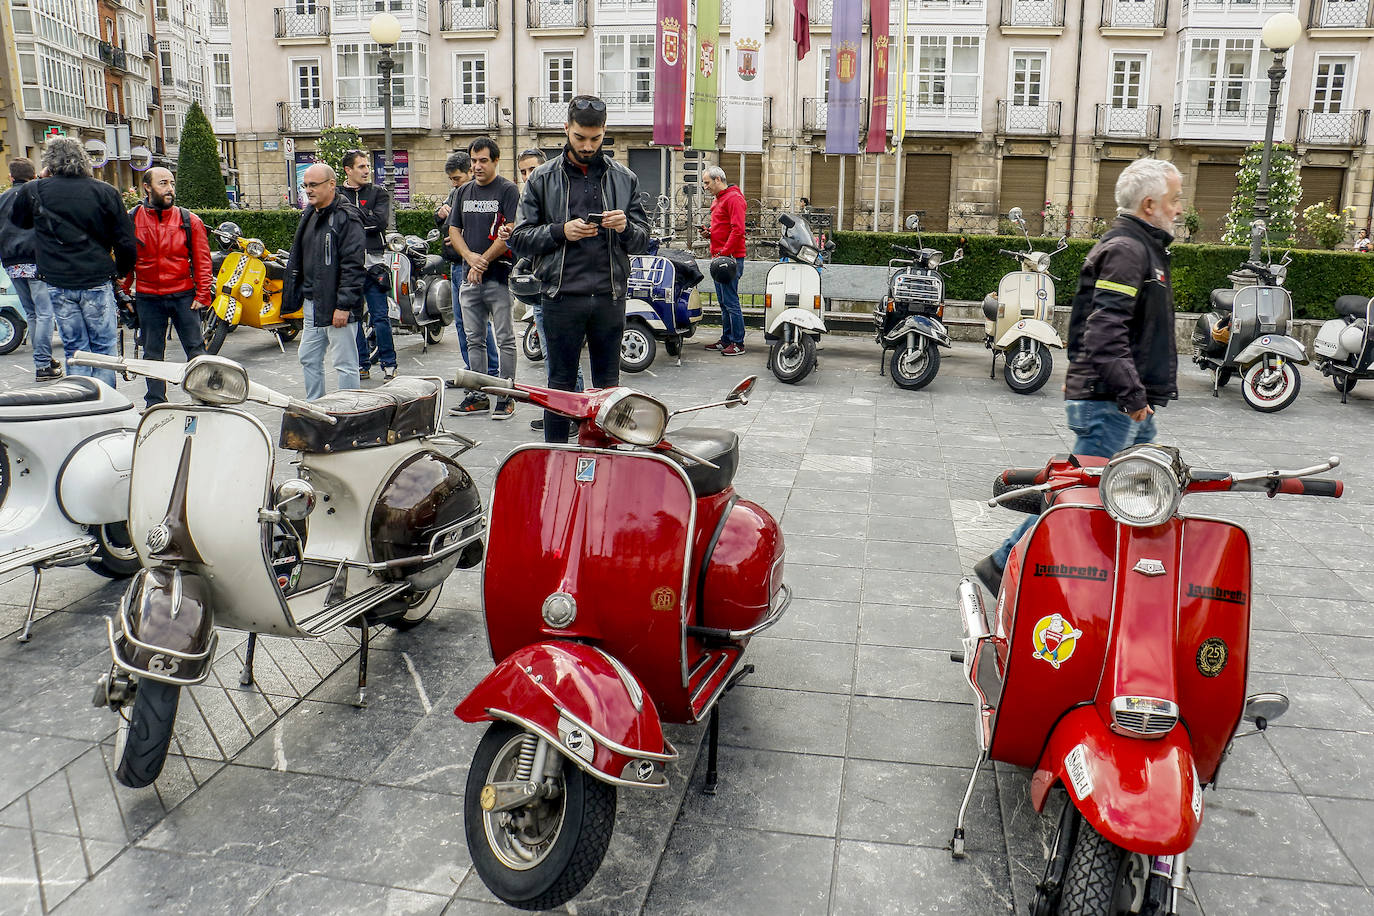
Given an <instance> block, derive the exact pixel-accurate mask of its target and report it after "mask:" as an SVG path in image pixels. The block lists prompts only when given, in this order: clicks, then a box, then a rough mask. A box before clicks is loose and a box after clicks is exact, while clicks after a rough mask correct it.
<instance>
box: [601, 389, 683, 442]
mask: <svg viewBox="0 0 1374 916" xmlns="http://www.w3.org/2000/svg"><path fill="white" fill-rule="evenodd" d="M596 425H597V426H600V427H601V428H602V429H604V430H605V431H606V433H607V435H609V436H611V437H612V438H614V439H619V440H620V441H621V442H625V443H628V444H630V445H642V446H645V447H649V446H654V445H658V443H659V441H660V440H662V439H663V431H664V430H665V429H667V428H668V408H667V407H664V406H663V405H662V404H660V403H659V402H658V401H656V400H654V399H653V398H651V397H649V396H648V395H647V394H640V393H639V392H638V391H630V390H628V389H623V390H621V391H618V392H616V393H615V394H613V395H611V396H610V397H609V398H607V399H606V403H604V404H602V405H601V409H600V410H599V411H597V413H596Z"/></svg>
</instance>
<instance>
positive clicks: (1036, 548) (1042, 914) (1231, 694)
mask: <svg viewBox="0 0 1374 916" xmlns="http://www.w3.org/2000/svg"><path fill="white" fill-rule="evenodd" d="M1339 463H1340V462H1339V459H1337V458H1331V459H1329V460H1328V461H1326V462H1325V463H1323V464H1320V465H1317V466H1316V467H1310V468H1304V469H1302V470H1298V471H1269V472H1255V473H1246V474H1230V473H1224V472H1214V471H1202V470H1194V469H1190V468H1188V467H1187V466H1186V465H1184V464H1183V462H1182V460H1181V459H1180V457H1179V454H1178V451H1177V450H1176V449H1173V448H1166V447H1162V446H1155V445H1145V446H1137V447H1134V448H1132V449H1128V450H1126V451H1124V452H1121V453H1119V454H1117V455H1116V456H1115V457H1114V458H1112V459H1111V460H1110V461H1104V460H1103V459H1100V458H1087V457H1079V458H1075V457H1072V456H1071V457H1068V458H1056V459H1053V460H1052V461H1050V463H1049V464H1048V465H1046V466H1045V468H1044V469H1043V470H1034V469H1033V470H1029V471H1022V470H1017V471H1007V472H1005V473H1004V474H1003V475H1002V478H1001V479H1000V480H999V481H998V482H997V483H996V484H994V490H995V491H996V492H998V493H1000V495H998V496H996V497H994V499H993V500H992V501H991V503H990V504H991V505H998V504H1014V505H1016V506H1018V507H1019V508H1022V509H1023V510H1025V511H1031V512H1035V511H1039V510H1040V509H1041V508H1042V506H1041V505H1040V503H1041V500H1043V503H1044V505H1045V506H1047V507H1048V508H1047V509H1046V510H1045V511H1044V513H1043V514H1042V515H1041V516H1040V519H1039V521H1038V522H1037V523H1036V525H1035V527H1034V528H1032V529H1031V530H1030V532H1029V533H1028V534H1027V535H1026V536H1025V537H1023V538H1022V539H1021V541H1020V543H1019V544H1017V546H1016V547H1015V549H1013V550H1012V553H1011V557H1010V559H1009V560H1008V562H1007V567H1006V571H1005V573H1004V575H1003V577H1002V591H1001V594H1000V595H998V597H997V607H996V611H995V615H994V620H993V621H992V624H991V626H990V625H989V622H988V620H987V615H986V613H985V611H984V608H983V600H982V596H981V593H980V592H979V590H978V587H977V586H976V585H975V584H974V583H973V581H972V580H970V579H967V578H965V579H963V580H962V581H961V582H960V583H959V586H958V603H959V610H960V612H961V615H962V617H963V625H964V640H963V652H962V654H959V653H956V654H955V656H954V658H955V659H956V660H960V661H962V662H963V664H964V673H965V675H966V677H967V678H968V682H969V685H970V686H971V687H972V688H973V692H974V694H975V696H976V698H977V726H976V727H977V735H978V744H979V748H980V754H979V758H978V762H977V764H976V765H975V766H974V770H973V774H972V776H971V777H970V779H969V784H968V789H967V791H966V792H965V794H964V800H963V804H962V805H961V806H960V808H959V815H958V818H957V821H956V824H955V830H954V839H953V854H954V856H955V857H956V858H962V857H963V856H964V816H965V814H966V813H967V810H968V805H969V801H970V799H971V798H972V796H973V788H974V782H975V781H976V779H977V777H978V772H979V770H980V769H981V768H982V765H983V763H985V762H986V761H987V760H988V759H989V758H991V759H992V760H998V761H1003V762H1005V763H1011V764H1016V765H1018V766H1023V767H1029V768H1032V769H1033V770H1034V773H1033V776H1032V778H1031V803H1032V804H1033V805H1034V807H1035V810H1036V811H1043V810H1044V806H1045V802H1046V798H1047V796H1048V795H1049V792H1050V790H1051V789H1052V788H1055V787H1056V786H1060V785H1062V786H1064V787H1065V789H1066V791H1067V793H1068V798H1067V801H1066V802H1065V804H1064V809H1063V814H1062V815H1061V817H1060V821H1059V828H1058V832H1057V834H1056V837H1055V840H1054V843H1053V846H1052V847H1051V849H1050V856H1049V861H1048V862H1047V864H1046V868H1045V874H1044V878H1043V879H1042V881H1041V882H1040V884H1039V885H1038V886H1037V888H1036V897H1035V902H1034V905H1033V907H1032V912H1033V913H1034V914H1037V916H1048V914H1075V916H1087V914H1093V916H1097V914H1103V916H1107V914H1110V916H1116V914H1124V913H1144V914H1160V916H1162V914H1173V913H1176V912H1177V906H1176V900H1177V895H1178V891H1179V890H1180V889H1181V888H1182V887H1183V886H1184V881H1185V879H1186V877H1187V870H1186V866H1185V862H1184V857H1185V854H1186V852H1187V851H1188V848H1189V847H1190V846H1191V845H1192V843H1193V840H1194V838H1195V837H1196V836H1197V831H1198V828H1199V826H1200V825H1201V822H1202V811H1203V801H1202V789H1203V787H1204V786H1206V785H1209V784H1211V783H1213V782H1215V780H1216V778H1217V772H1218V768H1219V767H1220V765H1221V763H1222V761H1223V759H1224V758H1225V756H1226V752H1227V750H1228V748H1229V747H1230V743H1231V741H1232V739H1233V738H1234V737H1236V729H1237V727H1238V726H1239V725H1240V721H1241V718H1242V716H1244V717H1245V718H1248V719H1250V720H1251V721H1253V722H1255V724H1256V725H1257V727H1258V729H1260V730H1262V729H1263V728H1264V727H1265V725H1266V724H1267V720H1269V719H1273V718H1275V717H1276V716H1278V715H1279V714H1281V713H1282V712H1283V711H1284V710H1285V709H1286V708H1287V705H1288V701H1287V698H1286V697H1283V696H1282V695H1281V694H1261V695H1257V696H1252V697H1250V698H1248V699H1247V698H1246V695H1245V687H1246V673H1247V667H1248V663H1249V651H1248V650H1249V636H1250V590H1251V581H1250V541H1249V538H1248V536H1247V535H1246V533H1245V530H1244V529H1243V528H1241V527H1240V526H1238V525H1235V524H1232V523H1230V522H1226V521H1222V520H1220V519H1215V518H1206V517H1201V516H1185V515H1181V514H1180V513H1179V503H1180V501H1181V499H1182V497H1183V496H1184V495H1185V494H1192V493H1223V492H1257V491H1258V492H1265V493H1267V494H1269V495H1270V496H1274V495H1275V494H1277V493H1289V494H1295V495H1306V496H1331V497H1338V496H1340V495H1341V492H1342V483H1341V482H1340V481H1335V480H1304V479H1302V478H1305V477H1310V476H1311V475H1313V474H1319V473H1321V472H1323V471H1327V470H1330V469H1331V468H1334V467H1336V466H1337V465H1338V464H1339ZM1027 484H1030V485H1031V486H1025V485H1027ZM1009 487H1010V488H1012V489H1007V488H1009ZM1018 487H1020V488H1018ZM1252 733H1253V732H1252Z"/></svg>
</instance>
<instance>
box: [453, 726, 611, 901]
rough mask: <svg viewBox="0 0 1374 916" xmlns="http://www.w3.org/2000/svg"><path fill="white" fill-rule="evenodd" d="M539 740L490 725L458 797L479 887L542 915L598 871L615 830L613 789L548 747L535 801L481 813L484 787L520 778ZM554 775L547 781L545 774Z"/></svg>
mask: <svg viewBox="0 0 1374 916" xmlns="http://www.w3.org/2000/svg"><path fill="white" fill-rule="evenodd" d="M538 745H539V738H538V737H536V736H535V735H533V734H531V733H529V732H526V731H523V730H522V729H519V728H517V727H516V726H514V725H512V724H510V723H509V722H493V723H492V725H491V727H490V728H488V729H487V733H486V734H485V735H483V736H482V741H481V743H480V744H478V745H477V752H476V753H475V754H474V755H473V758H472V767H471V768H470V769H469V770H468V780H467V791H466V794H465V797H464V799H463V827H464V833H465V834H466V837H467V843H468V853H469V854H470V855H471V856H472V864H473V866H474V867H475V868H476V869H477V874H478V876H479V877H480V878H481V879H482V883H483V884H485V885H486V886H487V888H488V889H489V890H490V891H491V892H492V893H493V894H495V895H496V896H497V897H499V898H501V899H502V900H503V901H505V902H506V903H508V904H509V905H511V906H513V907H518V908H520V909H522V910H548V909H553V908H554V907H556V906H561V905H562V904H564V903H566V902H567V901H568V900H571V899H572V898H573V897H575V896H577V894H578V893H580V892H581V891H582V888H584V887H586V886H587V882H589V881H590V880H591V879H592V876H593V875H595V874H596V871H597V869H598V868H600V867H601V860H602V859H603V858H605V856H606V847H607V846H609V845H610V842H611V830H612V828H613V827H614V826H615V787H613V786H609V785H607V784H606V783H604V782H601V781H599V780H597V779H594V778H592V777H591V776H588V775H587V774H586V773H585V772H584V771H583V770H581V769H580V768H578V767H577V766H574V765H573V764H572V763H570V762H568V761H567V760H566V759H565V758H564V757H563V756H562V755H561V754H560V753H559V752H558V751H557V750H556V749H553V748H550V749H549V755H550V761H551V762H552V766H551V767H546V770H545V774H543V775H542V777H540V776H539V774H536V775H535V779H536V781H537V780H540V779H542V782H541V785H544V786H545V787H546V788H547V791H546V792H545V793H544V794H543V795H541V796H540V797H539V799H538V800H537V801H535V802H532V803H530V804H528V805H524V806H522V807H518V808H514V809H512V810H510V811H487V810H485V809H484V808H483V807H482V803H481V800H482V798H483V796H484V794H489V793H487V792H486V790H487V787H488V786H491V785H493V784H500V783H509V782H513V781H516V773H517V771H518V770H520V769H522V768H523V769H524V770H525V771H526V772H527V773H528V772H529V770H528V768H529V766H530V765H531V763H532V761H533V759H534V755H535V751H536V749H537V748H538ZM550 769H552V770H554V771H556V775H554V776H549V775H547V774H548V772H549V770H550Z"/></svg>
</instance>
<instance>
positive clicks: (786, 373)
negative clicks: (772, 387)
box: [768, 331, 816, 385]
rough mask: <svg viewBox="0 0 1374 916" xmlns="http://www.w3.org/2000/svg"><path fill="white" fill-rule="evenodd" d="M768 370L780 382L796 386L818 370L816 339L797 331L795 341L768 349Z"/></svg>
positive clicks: (777, 344)
mask: <svg viewBox="0 0 1374 916" xmlns="http://www.w3.org/2000/svg"><path fill="white" fill-rule="evenodd" d="M768 368H769V369H771V370H772V371H773V374H774V375H775V376H777V378H778V381H780V382H784V383H786V384H788V385H795V384H796V383H797V382H800V381H801V380H802V379H804V378H806V377H807V376H808V375H810V374H811V370H812V369H814V368H816V338H814V337H812V336H811V335H810V334H803V333H802V332H801V331H797V332H796V333H795V335H794V336H793V340H792V341H791V342H790V343H789V342H787V341H785V340H784V341H780V342H779V343H775V344H773V345H772V346H771V347H769V348H768Z"/></svg>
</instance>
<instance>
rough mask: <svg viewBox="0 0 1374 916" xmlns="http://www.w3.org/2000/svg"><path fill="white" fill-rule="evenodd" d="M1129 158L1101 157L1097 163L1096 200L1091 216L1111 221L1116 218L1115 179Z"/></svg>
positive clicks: (1128, 163)
mask: <svg viewBox="0 0 1374 916" xmlns="http://www.w3.org/2000/svg"><path fill="white" fill-rule="evenodd" d="M1130 164H1131V161H1130V160H1129V159H1103V160H1102V161H1101V162H1099V163H1098V164H1097V202H1096V203H1095V204H1094V205H1093V216H1095V217H1097V218H1098V219H1101V220H1106V221H1107V222H1109V223H1110V222H1111V221H1112V220H1114V219H1116V180H1117V179H1118V178H1120V177H1121V173H1122V172H1123V171H1124V170H1125V168H1126V166H1128V165H1130Z"/></svg>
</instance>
